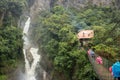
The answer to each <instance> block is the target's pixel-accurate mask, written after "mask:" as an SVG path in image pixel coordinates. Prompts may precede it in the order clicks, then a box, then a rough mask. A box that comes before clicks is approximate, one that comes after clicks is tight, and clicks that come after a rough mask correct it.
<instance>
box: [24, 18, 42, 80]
mask: <svg viewBox="0 0 120 80" xmlns="http://www.w3.org/2000/svg"><path fill="white" fill-rule="evenodd" d="M29 27H30V17H28V19H27V21H26V23H25V26H24V29H23V40H24V46H23V53H24V58H25V79H24V80H36V72H35V69H36V67H37V63H38V62H39V60H40V55H38V48H37V47H33V46H32V43H31V42H30V40H29V37H28V31H29Z"/></svg>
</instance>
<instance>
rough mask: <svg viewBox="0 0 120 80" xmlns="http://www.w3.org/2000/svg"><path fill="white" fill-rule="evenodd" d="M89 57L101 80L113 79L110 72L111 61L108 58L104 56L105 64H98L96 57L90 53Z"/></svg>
mask: <svg viewBox="0 0 120 80" xmlns="http://www.w3.org/2000/svg"><path fill="white" fill-rule="evenodd" d="M95 56H96V55H95ZM88 58H89V61H90V62H91V64H92V66H93V69H94V71H95V72H96V74H97V75H98V78H99V79H100V80H113V76H112V74H111V73H110V72H109V67H110V65H111V63H109V61H108V60H107V59H105V58H102V59H103V64H97V63H96V60H95V58H92V57H91V56H90V55H88Z"/></svg>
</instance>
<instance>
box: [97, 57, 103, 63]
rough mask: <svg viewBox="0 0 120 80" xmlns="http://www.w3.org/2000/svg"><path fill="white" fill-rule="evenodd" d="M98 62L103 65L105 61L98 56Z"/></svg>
mask: <svg viewBox="0 0 120 80" xmlns="http://www.w3.org/2000/svg"><path fill="white" fill-rule="evenodd" d="M96 62H97V63H98V64H103V60H102V58H101V57H100V56H98V57H97V58H96Z"/></svg>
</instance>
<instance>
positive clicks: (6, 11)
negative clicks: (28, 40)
mask: <svg viewBox="0 0 120 80" xmlns="http://www.w3.org/2000/svg"><path fill="white" fill-rule="evenodd" d="M22 8H23V5H22V4H21V3H20V2H17V1H14V2H13V1H9V0H0V80H8V79H7V77H8V74H10V73H11V72H13V71H14V70H15V69H16V68H17V66H18V64H19V62H20V60H22V59H23V54H22V47H23V40H22V29H20V28H18V21H19V18H20V16H21V15H22Z"/></svg>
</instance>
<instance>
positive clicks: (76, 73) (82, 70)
mask: <svg viewBox="0 0 120 80" xmlns="http://www.w3.org/2000/svg"><path fill="white" fill-rule="evenodd" d="M119 13H120V11H119V10H118V9H117V8H115V7H97V6H88V7H86V8H84V9H82V10H77V9H75V8H69V9H65V8H63V7H61V6H55V7H54V8H53V9H52V10H51V11H50V12H48V11H43V12H42V13H40V15H39V16H38V17H39V19H37V23H36V24H35V25H36V28H35V29H34V34H35V36H34V40H36V41H37V42H38V43H39V44H40V48H41V50H42V51H43V53H45V54H47V56H48V58H49V59H50V60H51V61H52V63H53V65H54V71H53V76H54V77H55V76H57V75H61V73H62V74H63V76H64V77H63V78H62V80H82V79H84V80H97V76H96V74H95V72H94V71H93V68H92V65H91V64H90V62H89V60H88V57H87V55H86V53H87V52H86V49H88V48H89V47H90V46H91V47H92V48H95V53H96V54H98V55H100V56H102V57H104V58H106V59H108V60H109V61H111V62H115V61H116V59H120V56H119V53H120V52H119V49H120V46H119V44H120V43H119V36H120V32H119V26H120V23H119V21H120V16H119ZM81 29H86V30H87V29H88V30H89V29H91V30H94V33H95V36H94V38H93V39H92V40H91V41H90V42H89V43H88V44H87V45H84V46H83V48H84V49H79V46H80V43H79V40H78V39H77V36H76V35H77V33H78V31H79V30H81ZM85 76H87V77H85ZM57 77H58V76H57Z"/></svg>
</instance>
